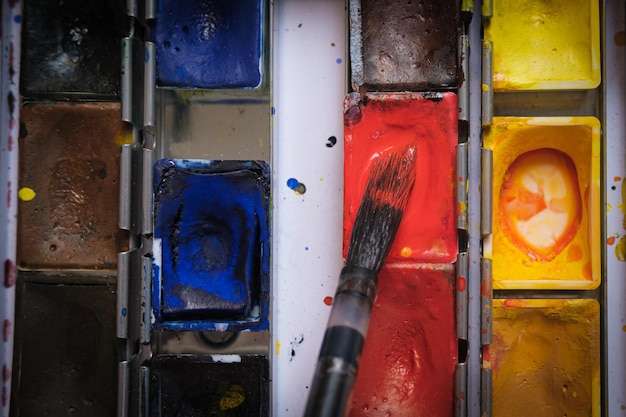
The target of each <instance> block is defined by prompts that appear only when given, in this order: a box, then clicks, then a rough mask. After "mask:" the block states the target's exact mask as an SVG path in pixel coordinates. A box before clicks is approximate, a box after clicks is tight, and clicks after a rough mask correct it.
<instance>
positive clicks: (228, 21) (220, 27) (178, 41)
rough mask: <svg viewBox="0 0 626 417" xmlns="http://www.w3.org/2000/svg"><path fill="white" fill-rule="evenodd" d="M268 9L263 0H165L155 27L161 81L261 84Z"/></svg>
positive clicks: (210, 86)
mask: <svg viewBox="0 0 626 417" xmlns="http://www.w3.org/2000/svg"><path fill="white" fill-rule="evenodd" d="M265 14H266V2H265V1H264V0H259V1H250V0H248V1H245V0H231V1H217V0H161V1H160V2H159V6H158V11H157V14H156V18H155V20H154V22H153V28H152V40H153V42H154V43H155V44H156V48H157V85H158V86H159V87H173V88H202V89H242V88H244V89H245V88H248V89H250V88H258V87H260V86H261V85H262V81H263V76H262V74H263V66H264V64H263V56H264V54H263V41H264V36H265V35H264V23H263V20H264V17H265Z"/></svg>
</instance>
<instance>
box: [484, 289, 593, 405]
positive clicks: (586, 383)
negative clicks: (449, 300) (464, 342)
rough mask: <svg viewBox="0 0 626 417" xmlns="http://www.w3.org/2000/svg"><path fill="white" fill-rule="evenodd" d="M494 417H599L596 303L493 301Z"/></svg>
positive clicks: (486, 356)
mask: <svg viewBox="0 0 626 417" xmlns="http://www.w3.org/2000/svg"><path fill="white" fill-rule="evenodd" d="M483 358H484V360H485V361H486V365H487V366H488V367H490V369H491V372H492V375H493V409H492V415H494V416H511V417H525V416H528V413H529V410H532V415H534V416H537V417H553V416H568V417H599V416H600V307H599V304H598V302H597V301H595V300H585V299H570V300H563V299H561V300H547V299H542V300H527V299H523V300H511V299H506V300H501V299H498V300H493V344H492V345H491V346H490V347H489V350H488V351H487V353H486V354H484V355H483Z"/></svg>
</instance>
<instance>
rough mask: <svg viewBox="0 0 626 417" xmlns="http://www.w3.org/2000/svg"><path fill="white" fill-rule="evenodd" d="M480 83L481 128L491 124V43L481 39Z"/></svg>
mask: <svg viewBox="0 0 626 417" xmlns="http://www.w3.org/2000/svg"><path fill="white" fill-rule="evenodd" d="M482 49H483V50H482V73H481V77H482V81H481V83H482V84H481V108H482V116H481V122H482V125H483V127H484V126H490V125H491V124H492V123H493V42H491V41H489V40H485V39H483V46H482Z"/></svg>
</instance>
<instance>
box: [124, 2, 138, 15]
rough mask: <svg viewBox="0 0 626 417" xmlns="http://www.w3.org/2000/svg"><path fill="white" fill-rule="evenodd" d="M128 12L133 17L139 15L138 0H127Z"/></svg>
mask: <svg viewBox="0 0 626 417" xmlns="http://www.w3.org/2000/svg"><path fill="white" fill-rule="evenodd" d="M126 14H127V15H128V16H131V17H138V15H139V7H138V6H137V0H126Z"/></svg>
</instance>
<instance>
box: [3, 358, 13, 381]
mask: <svg viewBox="0 0 626 417" xmlns="http://www.w3.org/2000/svg"><path fill="white" fill-rule="evenodd" d="M9 379H11V370H10V369H9V367H8V366H7V364H6V363H5V364H4V365H2V381H3V382H5V383H6V382H8V381H9Z"/></svg>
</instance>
